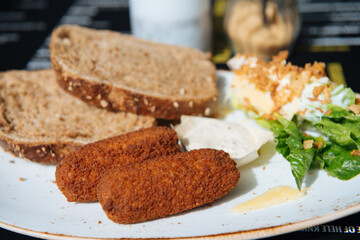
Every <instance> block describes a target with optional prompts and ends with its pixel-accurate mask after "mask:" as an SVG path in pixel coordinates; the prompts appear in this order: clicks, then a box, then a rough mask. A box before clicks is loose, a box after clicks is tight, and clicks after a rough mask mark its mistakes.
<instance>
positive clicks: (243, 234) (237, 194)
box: [0, 71, 360, 239]
mask: <svg viewBox="0 0 360 240" xmlns="http://www.w3.org/2000/svg"><path fill="white" fill-rule="evenodd" d="M218 75H219V83H220V84H221V88H224V87H226V86H228V83H229V80H230V73H229V72H226V71H219V72H218ZM224 83H226V84H224ZM243 117H244V116H243V114H242V113H241V112H235V113H232V114H230V115H229V116H228V117H227V118H228V120H230V121H236V120H237V118H243ZM260 153H261V155H260V157H259V159H257V160H256V161H255V162H253V163H250V164H248V165H246V166H244V167H242V168H241V169H240V172H241V178H240V181H239V183H238V186H237V187H236V188H235V189H233V190H232V191H231V192H229V193H228V194H227V195H226V196H225V197H223V198H221V199H219V200H217V201H215V202H214V203H212V204H210V205H206V206H204V207H200V208H196V209H193V210H190V211H187V212H184V213H181V214H177V215H174V216H170V217H166V218H162V219H158V220H153V221H148V222H144V223H138V224H131V225H122V224H115V223H113V222H111V221H110V220H108V219H107V217H106V215H105V214H104V212H103V211H102V209H101V207H100V205H99V204H98V203H69V202H67V201H66V199H65V197H64V196H63V195H62V194H61V193H60V191H59V190H58V189H57V186H56V184H55V182H54V181H55V176H54V172H55V167H54V166H44V165H39V164H36V163H32V162H30V161H27V160H23V159H20V158H15V157H13V156H12V155H10V154H8V153H4V152H0V192H1V194H0V226H1V227H3V228H6V229H9V230H12V231H15V232H19V233H23V234H27V235H30V236H35V237H42V238H47V239H84V238H100V239H102V238H187V237H198V238H211V239H216V238H218V239H223V238H227V239H229V238H236V239H240V238H261V237H267V236H273V235H277V234H282V233H287V232H291V231H295V230H299V229H303V228H306V227H310V226H313V225H318V224H322V223H324V222H327V221H331V220H335V219H338V218H340V217H344V216H347V215H349V214H352V213H355V212H358V211H360V188H359V184H358V183H359V180H360V176H357V177H355V178H353V179H352V180H349V181H341V180H338V179H335V178H333V177H330V176H328V175H327V174H326V173H325V172H324V171H314V172H312V174H311V175H308V176H307V177H306V180H305V187H307V188H309V190H308V192H307V194H306V196H305V197H304V198H301V199H299V200H296V201H292V202H287V203H284V204H281V205H276V206H272V207H269V208H265V209H260V210H256V211H252V212H248V213H241V214H233V213H230V212H229V211H230V209H231V208H232V207H234V206H235V205H237V204H239V203H241V202H244V201H246V200H249V199H251V198H253V197H254V196H256V195H259V194H261V193H264V192H266V191H267V190H269V189H270V188H273V187H276V186H279V185H288V186H291V187H296V185H295V181H294V180H293V177H292V175H291V172H290V167H289V164H288V163H287V161H286V160H284V159H283V158H282V157H281V156H280V155H279V154H278V153H276V151H275V149H274V143H272V142H268V143H267V144H265V145H264V146H263V147H262V148H261V151H260Z"/></svg>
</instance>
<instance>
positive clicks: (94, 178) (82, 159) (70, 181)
mask: <svg viewBox="0 0 360 240" xmlns="http://www.w3.org/2000/svg"><path fill="white" fill-rule="evenodd" d="M178 152H180V147H179V144H178V137H177V134H176V132H175V130H172V129H170V128H167V127H151V128H146V129H141V130H138V131H134V132H131V133H127V134H124V135H120V136H117V137H113V138H109V139H105V140H101V141H98V142H95V143H90V144H87V145H85V146H83V147H81V148H80V149H79V150H78V151H75V152H73V153H72V154H70V155H69V156H67V157H65V158H64V159H63V160H62V161H61V162H60V163H59V164H58V166H57V167H56V173H55V176H56V183H57V185H58V188H59V189H60V190H61V192H62V193H63V194H64V195H65V197H66V199H67V200H68V201H69V202H91V201H96V200H97V194H96V188H97V185H98V182H99V181H100V179H101V176H102V175H103V173H104V172H105V170H106V169H109V168H110V167H112V166H114V165H118V166H123V165H126V164H128V163H133V162H142V161H144V160H146V159H151V158H154V157H157V156H162V155H168V154H174V153H178Z"/></svg>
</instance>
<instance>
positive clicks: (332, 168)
mask: <svg viewBox="0 0 360 240" xmlns="http://www.w3.org/2000/svg"><path fill="white" fill-rule="evenodd" d="M352 151H353V150H351V149H347V148H344V147H342V146H339V145H336V144H332V145H331V146H329V147H328V148H327V149H326V151H324V152H323V153H322V158H323V160H324V162H325V170H326V171H327V172H328V173H329V174H330V175H332V176H334V177H337V178H339V179H341V180H349V179H351V178H353V177H355V176H356V175H358V174H359V173H360V156H356V155H352V154H351V152H352Z"/></svg>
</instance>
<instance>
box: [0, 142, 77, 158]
mask: <svg viewBox="0 0 360 240" xmlns="http://www.w3.org/2000/svg"><path fill="white" fill-rule="evenodd" d="M81 145H82V144H80V143H75V142H73V143H70V142H68V143H47V144H44V143H24V142H21V141H14V140H12V139H9V138H6V137H4V136H2V135H1V136H0V147H2V148H3V149H4V150H5V151H6V152H9V153H11V154H13V155H15V156H16V157H21V158H25V159H27V160H30V161H32V162H36V163H41V164H45V165H54V164H57V163H58V162H60V161H61V159H62V158H63V157H64V156H66V155H68V154H69V153H70V152H72V151H75V150H77V149H78V148H79V147H80V146H81Z"/></svg>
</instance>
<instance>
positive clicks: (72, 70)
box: [50, 25, 217, 119]
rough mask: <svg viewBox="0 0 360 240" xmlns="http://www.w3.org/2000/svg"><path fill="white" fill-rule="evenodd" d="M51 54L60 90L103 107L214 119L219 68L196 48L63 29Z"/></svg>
mask: <svg viewBox="0 0 360 240" xmlns="http://www.w3.org/2000/svg"><path fill="white" fill-rule="evenodd" d="M50 53H51V62H52V66H53V68H54V69H55V71H56V73H57V76H58V81H59V83H60V85H61V86H62V87H63V88H64V89H65V90H66V91H68V92H70V93H71V94H73V95H74V96H77V97H79V98H81V99H82V100H83V101H85V102H89V103H92V104H94V105H96V106H98V107H102V108H107V109H121V110H124V111H128V112H132V113H136V114H141V115H148V116H153V117H156V118H161V119H179V118H180V116H181V115H182V114H186V115H205V116H210V115H211V114H212V112H213V108H214V107H215V104H216V101H217V88H216V68H215V66H214V64H213V63H212V62H211V61H210V60H209V58H210V54H206V53H203V52H201V51H198V50H196V49H192V48H184V47H179V46H170V45H165V44H158V43H153V42H149V41H144V40H141V39H137V38H134V37H132V36H130V35H126V34H120V33H117V32H112V31H107V30H92V29H88V28H84V27H79V26H74V25H63V26H60V27H58V28H57V29H55V30H54V32H53V33H52V36H51V41H50Z"/></svg>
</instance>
